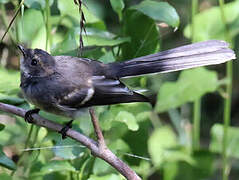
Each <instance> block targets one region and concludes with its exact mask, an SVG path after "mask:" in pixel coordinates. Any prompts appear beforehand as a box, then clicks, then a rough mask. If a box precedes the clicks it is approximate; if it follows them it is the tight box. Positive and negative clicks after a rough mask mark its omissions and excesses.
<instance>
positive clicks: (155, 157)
mask: <svg viewBox="0 0 239 180" xmlns="http://www.w3.org/2000/svg"><path fill="white" fill-rule="evenodd" d="M178 146H179V144H178V142H177V139H176V135H175V134H174V132H173V131H172V130H171V129H170V128H169V127H166V126H165V127H161V128H159V129H156V130H155V131H154V132H153V133H152V135H151V137H150V138H149V140H148V148H149V154H150V156H151V159H152V161H153V163H154V165H155V166H161V165H162V163H164V162H172V161H186V162H188V163H190V164H193V163H194V161H193V159H192V158H191V157H190V155H189V153H187V152H186V151H185V150H184V149H181V148H179V147H178Z"/></svg>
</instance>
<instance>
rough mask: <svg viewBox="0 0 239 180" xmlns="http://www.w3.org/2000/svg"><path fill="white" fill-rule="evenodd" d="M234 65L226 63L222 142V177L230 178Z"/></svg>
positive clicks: (221, 3)
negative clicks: (226, 82)
mask: <svg viewBox="0 0 239 180" xmlns="http://www.w3.org/2000/svg"><path fill="white" fill-rule="evenodd" d="M219 6H220V11H221V19H222V23H223V24H224V29H225V31H224V32H225V39H226V41H228V42H229V43H232V39H231V37H230V33H229V28H228V25H227V21H226V15H225V11H224V0H219ZM232 69H233V65H232V62H227V65H226V78H227V79H228V84H227V86H226V94H227V97H226V98H225V103H224V128H223V142H222V160H223V168H222V179H223V180H228V176H229V162H228V156H227V145H228V128H229V126H230V123H231V97H232V77H233V70H232Z"/></svg>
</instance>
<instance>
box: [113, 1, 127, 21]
mask: <svg viewBox="0 0 239 180" xmlns="http://www.w3.org/2000/svg"><path fill="white" fill-rule="evenodd" d="M110 3H111V6H112V8H113V10H114V11H115V12H116V13H117V14H118V16H119V19H120V20H121V19H122V10H123V9H124V6H125V5H124V1H123V0H110Z"/></svg>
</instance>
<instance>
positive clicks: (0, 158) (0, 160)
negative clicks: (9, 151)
mask: <svg viewBox="0 0 239 180" xmlns="http://www.w3.org/2000/svg"><path fill="white" fill-rule="evenodd" d="M0 165H1V166H3V167H5V168H8V169H10V170H16V168H17V167H16V164H15V163H14V162H13V161H12V160H11V159H10V158H8V157H7V156H6V155H5V153H4V152H3V147H2V146H0Z"/></svg>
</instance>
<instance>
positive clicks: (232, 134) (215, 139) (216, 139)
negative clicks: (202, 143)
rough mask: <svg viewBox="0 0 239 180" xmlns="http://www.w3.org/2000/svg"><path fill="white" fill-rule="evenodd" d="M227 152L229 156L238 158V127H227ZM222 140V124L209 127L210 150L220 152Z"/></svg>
mask: <svg viewBox="0 0 239 180" xmlns="http://www.w3.org/2000/svg"><path fill="white" fill-rule="evenodd" d="M228 139H229V141H228V144H227V154H228V155H229V156H231V157H235V158H239V150H238V140H239V128H238V127H229V129H228ZM222 141H223V125H221V124H214V125H213V127H212V129H211V143H210V150H211V151H212V152H215V153H221V151H222Z"/></svg>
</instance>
